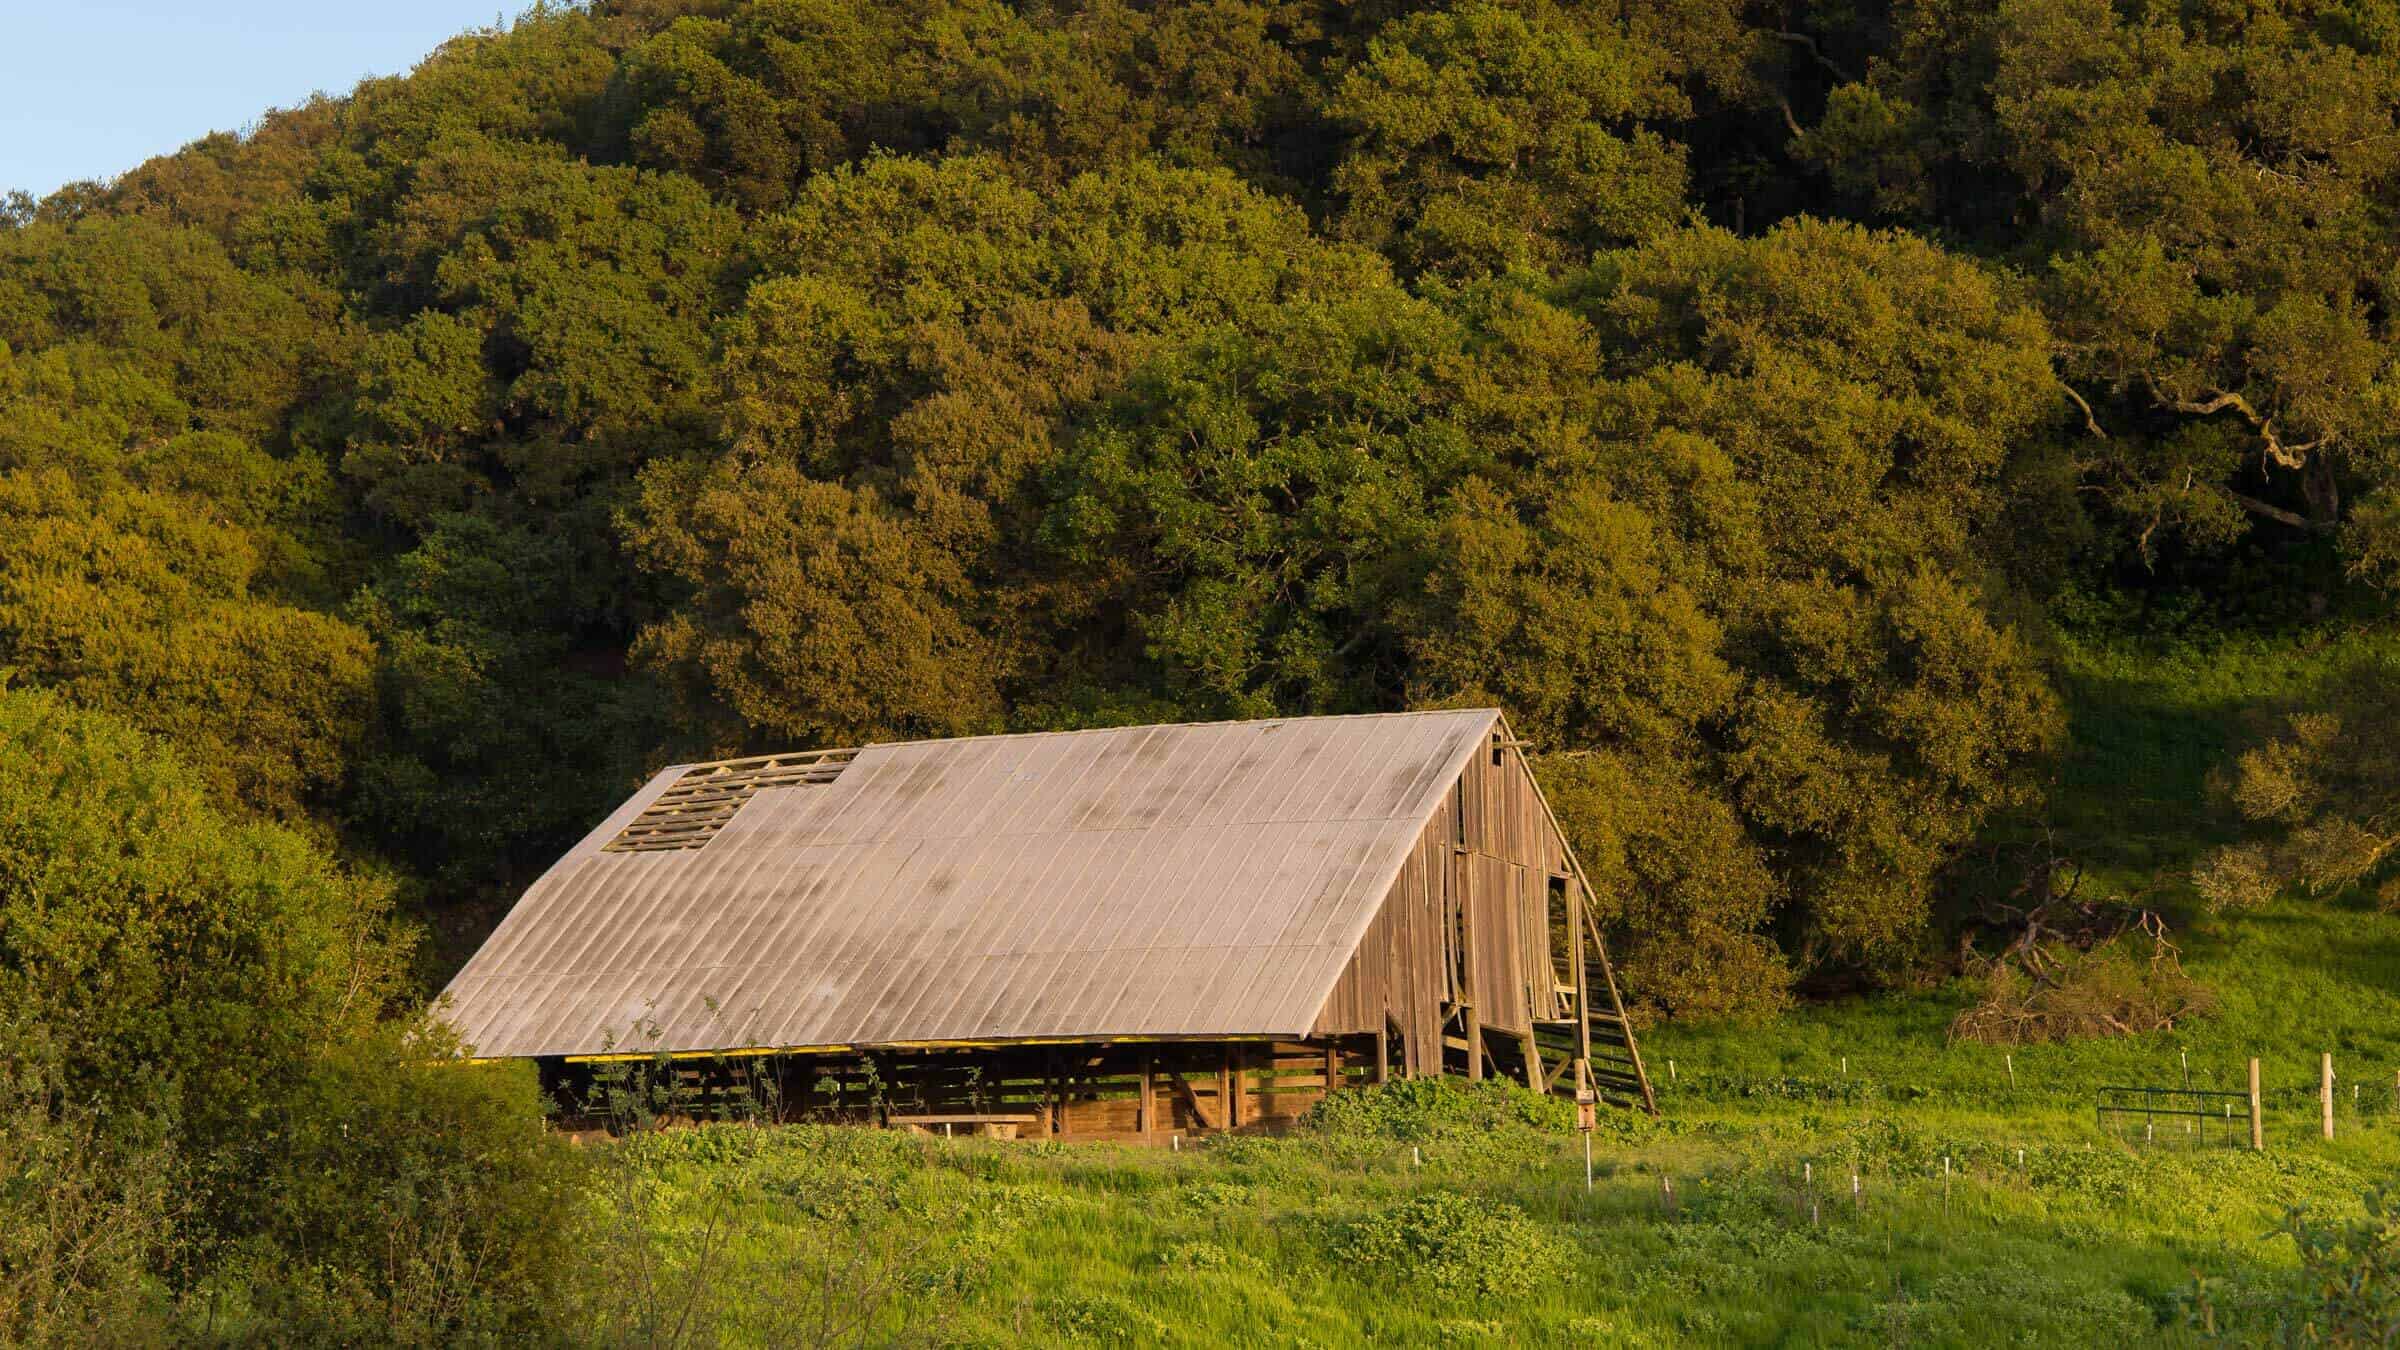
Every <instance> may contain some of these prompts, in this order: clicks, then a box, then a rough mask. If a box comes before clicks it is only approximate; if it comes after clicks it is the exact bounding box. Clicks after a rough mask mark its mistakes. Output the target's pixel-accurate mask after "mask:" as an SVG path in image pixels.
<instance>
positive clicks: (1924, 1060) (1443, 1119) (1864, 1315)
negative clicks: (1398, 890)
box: [609, 907, 2400, 1346]
mask: <svg viewBox="0 0 2400 1350" xmlns="http://www.w3.org/2000/svg"><path fill="white" fill-rule="evenodd" d="M2222 936H2223V941H2224V944H2225V946H2226V948H2227V949H2228V950H2229V951H2230V950H2234V949H2239V950H2241V951H2242V952H2244V953H2246V955H2245V957H2244V958H2243V961H2242V963H2241V964H2242V968H2243V969H2244V970H2245V971H2248V972H2251V973H2252V983H2250V984H2249V985H2247V986H2245V987H2244V988H2243V989H2241V990H2239V991H2236V990H2234V989H2231V988H2228V989H2227V991H2226V992H2227V994H2228V998H2227V1003H2226V1009H2225V1013H2224V1015H2223V1016H2222V1017H2221V1018H2220V1019H2218V1020H2216V1021H2214V1022H2211V1023H2208V1024H2206V1025H2204V1026H2201V1027H2196V1028H2194V1029H2193V1030H2192V1031H2191V1032H2189V1033H2187V1034H2181V1035H2177V1036H2174V1037H2155V1038H2144V1039H2142V1040H2138V1041H2127V1042H2115V1043H2106V1044H2084V1045H2077V1046H2067V1047H2037V1048H2026V1049H2021V1050H2018V1051H2016V1052H2013V1053H2014V1055H2015V1061H2016V1072H2017V1082H2018V1085H2017V1086H2016V1087H2015V1088H2014V1089H2012V1088H2011V1087H2010V1086H2009V1085H2008V1079H2007V1072H2006V1068H2005V1066H2004V1063H2003V1059H2002V1056H2003V1053H2004V1052H2002V1051H2000V1050H1997V1049H1992V1048H1988V1047H1977V1046H1958V1047H1953V1046H1949V1045H1947V1044H1945V1042H1944V1037H1943V1029H1944V1026H1945V1024H1946V1022H1947V1017H1948V1013H1949V1011H1950V1008H1951V1003H1950V1001H1949V999H1948V997H1947V996H1945V995H1940V994H1934V995H1927V996H1923V997H1918V998H1905V999H1891V1000H1880V1001H1876V1002H1873V1003H1865V1004H1859V1005H1856V1006H1849V1007H1841V1008H1829V1009H1824V1010H1819V1011H1816V1012H1812V1013H1809V1014H1806V1015H1803V1016H1799V1017H1795V1018H1793V1019H1790V1020H1789V1021H1787V1022H1786V1023H1783V1024H1780V1025H1776V1026H1772V1027H1766V1028H1758V1029H1750V1030H1742V1029H1735V1028H1720V1029H1710V1030H1675V1031H1662V1032H1659V1033H1657V1034H1655V1035H1654V1036H1653V1037H1652V1039H1651V1046H1652V1050H1651V1054H1652V1056H1653V1058H1654V1059H1655V1060H1656V1061H1657V1062H1658V1069H1659V1076H1660V1078H1661V1079H1662V1088H1663V1092H1662V1101H1661V1105H1662V1107H1663V1108H1664V1112H1665V1115H1664V1118H1663V1119H1661V1120H1659V1121H1655V1122H1652V1121H1649V1120H1646V1119H1642V1118H1637V1117H1631V1116H1622V1115H1619V1116H1612V1117H1609V1118H1606V1119H1605V1120H1604V1127H1603V1130H1602V1132H1601V1133H1600V1134H1599V1136H1598V1137H1597V1139H1596V1141H1595V1149H1594V1157H1595V1173H1596V1178H1595V1184H1594V1187H1593V1189H1592V1190H1591V1191H1590V1192H1589V1193H1587V1192H1585V1190H1584V1189H1583V1185H1582V1181H1583V1176H1582V1167H1583V1155H1582V1152H1581V1149H1580V1145H1579V1141H1578V1139H1577V1137H1576V1136H1575V1135H1574V1133H1573V1132H1572V1130H1571V1129H1569V1128H1568V1126H1569V1124H1570V1123H1571V1122H1570V1121H1569V1119H1568V1113H1567V1112H1566V1111H1564V1110H1562V1109H1561V1108H1560V1107H1559V1106H1558V1104H1556V1103H1553V1102H1550V1101H1547V1100H1544V1099H1538V1098H1533V1097H1530V1096H1528V1095H1526V1094H1524V1093H1522V1092H1521V1091H1519V1090H1516V1089H1512V1088H1507V1087H1502V1086H1498V1085H1490V1086H1486V1087H1485V1088H1483V1089H1481V1090H1479V1091H1470V1090H1468V1089H1467V1088H1466V1087H1465V1086H1464V1085H1458V1084H1445V1085H1440V1086H1438V1087H1437V1086H1433V1085H1403V1086H1402V1087H1400V1088H1397V1089H1390V1090H1385V1091H1381V1092H1373V1093H1363V1094H1361V1095H1360V1096H1358V1097H1356V1098H1353V1099H1350V1100H1347V1101H1343V1102H1340V1103H1338V1106H1339V1108H1340V1109H1337V1110H1335V1111H1333V1112H1332V1113H1330V1114H1329V1115H1328V1116H1327V1117H1326V1119H1325V1120H1324V1121H1323V1123H1322V1124H1321V1125H1320V1126H1319V1127H1318V1128H1316V1129H1314V1130H1310V1131H1307V1132H1303V1133H1301V1134H1298V1135H1295V1136H1293V1137H1290V1138H1286V1139H1231V1140H1217V1141H1212V1142H1210V1143H1209V1144H1207V1145H1205V1146H1200V1147H1195V1148H1192V1149H1189V1150H1187V1151H1184V1152H1180V1153H1161V1152H1154V1151H1144V1150H1140V1149H1132V1148H1124V1147H1119V1146H1113V1145H1073V1144H1069V1145H1050V1144H1038V1145H1028V1144H994V1143H984V1142H970V1141H959V1142H949V1141H942V1140H912V1139H907V1138H902V1137H898V1136H890V1135H876V1134H866V1133H863V1132H856V1131H848V1132H845V1131H824V1130H815V1129H785V1130H754V1129H748V1128H744V1127H739V1126H714V1127H708V1128H704V1129H698V1130H684V1131H672V1132H666V1133H663V1134H658V1135H652V1136H648V1137H644V1138H641V1139H639V1140H637V1141H636V1142H635V1143H634V1144H632V1145H629V1146H627V1147H626V1148H625V1149H624V1150H623V1152H622V1154H621V1155H620V1156H619V1157H618V1158H617V1159H615V1160H614V1163H615V1165H616V1166H617V1167H618V1168H619V1169H621V1170H622V1171H623V1172H624V1174H625V1176H624V1179H623V1183H622V1184H621V1185H620V1186H619V1187H618V1188H617V1189H616V1190H615V1191H614V1192H613V1195H614V1197H615V1198H614V1199H612V1201H611V1202H610V1203H611V1205H612V1206H613V1213H614V1216H615V1217H616V1218H617V1219H618V1220H620V1222H621V1225H622V1226H621V1227H620V1228H619V1230H618V1233H619V1237H620V1239H621V1240H622V1241H623V1242H624V1243H625V1244H626V1246H627V1249H628V1251H631V1250H636V1249H638V1250H641V1251H644V1252H646V1253H648V1254H649V1256H650V1257H651V1258H652V1259H653V1260H655V1261H656V1262H657V1267H656V1268H658V1269H660V1270H664V1271H669V1272H672V1274H671V1275H669V1276H668V1277H667V1278H666V1279H664V1280H663V1281H662V1282H661V1283H660V1284H659V1285H657V1286H656V1288H655V1292H654V1295H653V1296H652V1298H651V1299H650V1301H649V1302H648V1303H647V1304H645V1303H644V1301H643V1300H642V1299H639V1298H635V1297H633V1296H630V1295H627V1296H624V1297H623V1298H621V1299H620V1300H619V1301H617V1302H616V1303H613V1304H611V1305H610V1308H611V1311H610V1314H609V1315H611V1316H614V1317H616V1318H619V1319H625V1320H626V1322H627V1323H628V1324H631V1323H632V1322H634V1321H638V1320H639V1318H640V1315H641V1313H642V1310H643V1309H644V1308H645V1307H648V1308H649V1310H650V1314H649V1315H650V1316H652V1317H663V1316H665V1315H668V1314H670V1313H672V1312H674V1311H675V1310H678V1309H681V1308H682V1307H684V1306H686V1302H687V1300H690V1301H691V1306H693V1307H694V1308H695V1314H694V1315H695V1316H696V1317H698V1318H700V1319H701V1321H702V1322H703V1323H704V1324H706V1325H710V1326H714V1327H716V1328H718V1329H719V1330H720V1331H721V1332H722V1333H723V1334H724V1335H725V1336H726V1338H727V1339H729V1340H730V1341H732V1342H735V1343H755V1344H764V1343H767V1342H769V1341H771V1340H775V1339H777V1338H778V1334H777V1333H776V1332H775V1330H774V1329H775V1328H776V1327H777V1326H778V1325H779V1323H778V1321H777V1318H778V1317H779V1316H780V1315H782V1311H783V1310H788V1309H789V1308H791V1307H793V1306H800V1307H804V1308H805V1307H811V1306H814V1304H813V1302H812V1300H814V1299H816V1298H818V1297H819V1296H821V1295H824V1294H827V1293H830V1294H831V1297H830V1299H829V1300H828V1304H829V1306H830V1307H833V1308H836V1309H851V1310H855V1311H856V1312H858V1313H860V1314H861V1315H871V1316H872V1317H873V1318H874V1319H876V1320H875V1322H874V1325H876V1326H878V1327H880V1328H881V1329H882V1330H883V1331H890V1332H898V1331H900V1330H901V1329H902V1328H904V1327H905V1328H908V1329H910V1330H911V1331H912V1332H914V1333H922V1334H925V1335H927V1336H929V1338H930V1339H932V1340H934V1341H935V1342H937V1343H950V1344H970V1345H980V1344H993V1345H997V1344H1010V1343H1017V1342H1019V1341H1020V1340H1031V1341H1034V1342H1037V1343H1048V1342H1089V1343H1126V1342H1132V1343H1163V1344H1172V1345H1195V1346H1196V1345H1226V1344H1277V1345H1302V1344H1315V1345H1340V1344H1355V1343H1360V1342H1362V1341H1371V1342H1374V1343H1378V1344H1403V1345H1434V1344H1478V1345H1481V1344H1488V1345H1524V1344H1563V1343H1569V1342H1574V1341H1580V1342H1583V1343H1623V1344H1637V1345H1641V1344H1656V1345H1677V1344H1718V1343H1726V1342H1741V1343H1750V1344H1775V1343H1785V1344H1793V1343H1796V1344H1837V1343H1854V1342H1859V1341H1879V1342H1889V1343H1895V1344H1931V1345H1948V1344H1976V1345H1980V1344H1995V1345H1997V1344H2028V1343H2035V1344H2092V1343H2099V1342H2103V1341H2111V1340H2113V1341H2119V1342H2124V1343H2133V1344H2181V1343H2192V1342H2196V1341H2199V1340H2201V1339H2203V1337H2202V1336H2201V1334H2200V1331H2199V1328H2198V1324H2197V1323H2196V1322H2195V1321H2194V1292H2195V1290H2196V1288H2198V1285H2197V1283H2196V1282H2197V1281H2199V1280H2205V1281H2207V1282H2208V1287H2209V1290H2210V1292H2209V1302H2210V1303H2211V1304H2212V1305H2213V1307H2214V1308H2215V1311H2216V1315H2217V1317H2218V1318H2219V1319H2220V1326H2221V1327H2222V1328H2224V1329H2226V1330H2229V1331H2231V1332H2233V1333H2235V1334H2236V1335H2238V1336H2240V1337H2242V1338H2245V1339H2248V1338H2252V1337H2255V1336H2257V1335H2259V1334H2262V1333H2263V1332H2264V1330H2265V1329H2266V1327H2267V1326H2268V1324H2269V1323H2270V1321H2271V1319H2272V1317H2273V1315H2274V1314H2273V1311H2272V1305H2273V1303H2274V1300H2275V1298H2276V1296H2277V1295H2278V1294H2279V1293H2281V1292H2282V1291H2283V1289H2284V1288H2285V1286H2286V1284H2287V1283H2288V1282H2289V1281H2290V1279H2291V1278H2292V1275H2293V1271H2294V1266H2295V1260H2296V1254H2295V1249H2294V1246H2293V1244H2292V1242H2291V1241H2290V1240H2289V1239H2288V1238H2286V1237H2282V1236H2269V1235H2271V1234H2275V1233H2276V1231H2277V1230H2278V1228H2279V1227H2280V1226H2281V1223H2282V1221H2283V1219H2284V1216H2285V1214H2286V1211H2287V1209H2288V1208H2289V1207H2290V1206H2294V1205H2307V1206H2309V1207H2310V1208H2311V1210H2312V1211H2313V1212H2315V1213H2317V1214H2319V1215H2321V1216H2325V1217H2336V1216H2344V1217H2355V1216H2356V1214H2357V1213H2358V1210H2359V1206H2360V1198H2361V1195H2362V1194H2363V1192H2365V1191H2366V1190H2367V1188H2368V1187H2369V1186H2370V1185H2371V1184H2374V1183H2376V1182H2378V1181H2379V1180H2383V1179H2388V1178H2389V1177H2390V1176H2392V1175H2393V1174H2394V1173H2395V1172H2400V1110H2396V1109H2395V1102H2394V1099H2393V1093H2392V1087H2391V1083H2392V1078H2391V1075H2392V1071H2393V1069H2394V1068H2395V1067H2400V981H2395V980H2394V979H2393V974H2394V972H2396V971H2400V920H2396V919H2393V918H2391V917H2389V916H2373V917H2370V916H2365V915H2357V914H2350V913H2346V912H2342V911H2325V910H2317V911H2307V910H2302V909H2299V908H2296V907H2295V908H2293V909H2290V910H2285V911H2278V912H2276V913H2272V914H2267V915H2262V916H2259V917H2258V918H2256V919H2252V920H2245V921H2243V922H2242V923H2240V924H2238V925H2233V926H2231V927H2229V929H2228V931H2227V932H2226V933H2225V934H2223V935H2222ZM2326 948H2331V949H2335V950H2339V951H2343V952H2346V953H2348V954H2349V955H2348V957H2347V958H2346V959H2344V960H2342V961H2340V962H2337V963H2335V964H2333V965H2331V966H2329V967H2320V966H2318V965H2316V963H2315V962H2314V961H2313V959H2312V958H2313V954H2314V953H2315V952H2317V951H2319V950H2321V949H2326ZM2228 959H2229V960H2230V958H2228ZM2196 964H2197V965H2198V966H2199V967H2200V968H2201V969H2203V970H2205V971H2206V972H2207V973H2208V974H2209V975H2211V976H2222V975H2224V974H2226V973H2228V972H2229V970H2230V967H2229V966H2220V965H2219V964H2217V962H2216V960H2215V958H2213V957H2212V958H2209V959H2207V960H2205V961H2199V962H2196ZM2320 1045H2325V1046H2330V1047H2331V1048H2333V1049H2334V1050H2335V1052H2336V1055H2337V1063H2338V1065H2339V1066H2340V1068H2341V1071H2342V1072H2343V1073H2344V1074H2345V1075H2358V1076H2360V1077H2362V1078H2363V1080H2364V1084H2365V1087H2366V1090H2365V1091H2364V1092H2362V1093H2361V1094H2360V1100H2359V1104H2358V1105H2356V1106H2355V1107H2354V1106H2353V1105H2352V1104H2351V1101H2350V1097H2349V1093H2348V1090H2347V1088H2346V1087H2345V1088H2344V1089H2343V1091H2342V1093H2341V1099H2342V1100H2341V1107H2340V1111H2339V1120H2338V1123H2337V1127H2338V1131H2339V1136H2340V1137H2339V1138H2338V1139H2337V1141H2336V1142H2335V1143H2333V1144H2330V1145H2328V1144H2325V1143H2323V1142H2322V1141H2321V1140H2319V1139H2318V1138H2317V1137H2316V1126H2315V1120H2316V1108H2315V1098H2314V1095H2313V1087H2312V1086H2311V1084H2310V1081H2309V1080H2310V1075H2312V1074H2313V1071H2314V1070H2313V1065H2314V1062H2315V1059H2314V1054H2313V1050H2314V1048H2315V1047H2318V1046H2320ZM2186 1049H2188V1050H2189V1051H2190V1053H2191V1063H2192V1072H2193V1077H2194V1080H2195V1082H2201V1083H2205V1082H2210V1081H2224V1080H2231V1079H2233V1078H2235V1077H2236V1076H2237V1075H2238V1061H2239V1057H2241V1056H2242V1055H2244V1054H2245V1053H2246V1052H2249V1051H2252V1050H2256V1051H2260V1052H2263V1054H2264V1056H2265V1058H2266V1059H2267V1062H2268V1069H2269V1087H2270V1093H2269V1104H2268V1143H2269V1147H2268V1149H2267V1151H2266V1152H2265V1153H2263V1154H2260V1153H2251V1152H2249V1151H2247V1150H2245V1149H2227V1148H2222V1147H2215V1146H2211V1145H2213V1143H2214V1141H2213V1140H2211V1141H2209V1143H2207V1144H2199V1145H2195V1144H2193V1143H2190V1142H2187V1140H2186V1139H2185V1138H2184V1137H2183V1136H2181V1135H2179V1134H2178V1133H2177V1132H2176V1130H2174V1129H2173V1128H2168V1129H2166V1130H2164V1132H2163V1134H2162V1137H2161V1138H2160V1140H2159V1141H2158V1142H2157V1143H2154V1144H2149V1145H2143V1144H2140V1143H2129V1142H2126V1141H2124V1140H2120V1139H2118V1138H2116V1137H2114V1136H2112V1135H2110V1134H2104V1133H2102V1132H2100V1131H2099V1130H2097V1129H2095V1128H2094V1125H2093V1120H2092V1111H2091V1101H2092V1098H2091V1090H2092V1089H2093V1088H2095V1087H2097V1086H2100V1085H2103V1084H2109V1083H2117V1082H2148V1083H2162V1084H2163V1083H2171V1082H2174V1081H2176V1079H2177V1077H2178V1073H2179V1063H2178V1058H2177V1055H2178V1052H2179V1051H2182V1050H2186ZM1844 1054H1847V1055H1848V1056H1849V1059H1850V1062H1849V1072H1848V1073H1847V1074H1846V1075H1845V1074H1844V1073H1843V1072H1842V1070H1841V1065H1840V1060H1841V1057H1842V1056H1843V1055H1844ZM1669 1058H1673V1059H1674V1060H1675V1061H1676V1065H1675V1077H1674V1079H1673V1080H1672V1081H1671V1082H1670V1081H1665V1079H1666V1064H1665V1061H1666V1060H1667V1059H1669ZM1945 1158H1948V1159H1949V1160H1950V1163H1951V1168H1952V1177H1951V1179H1950V1181H1949V1182H1948V1184H1947V1185H1945V1183H1944V1180H1943V1176H1942V1171H1943V1160H1944V1159H1945ZM1854 1171H1855V1172H1856V1173H1857V1175H1858V1177H1859V1187H1860V1195H1861V1200H1860V1201H1859V1202H1856V1203H1854V1202H1853V1201H1852V1199H1851V1196H1850V1187H1851V1176H1852V1174H1853V1172H1854ZM1812 1183H1813V1184H1812ZM1670 1185H1671V1186H1672V1188H1673V1199H1672V1200H1671V1201H1670V1200H1669V1199H1668V1198H1667V1195H1666V1188H1667V1187H1668V1186H1670ZM610 1264H611V1266H612V1267H616V1268H622V1267H623V1265H624V1264H625V1263H624V1262H623V1261H622V1260H614V1261H611V1262H610Z"/></svg>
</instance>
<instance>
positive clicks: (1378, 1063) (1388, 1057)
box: [1375, 1013, 2400, 1083]
mask: <svg viewBox="0 0 2400 1350" xmlns="http://www.w3.org/2000/svg"><path fill="white" fill-rule="evenodd" d="M1391 1080H1392V1015H1391V1014H1390V1013H1385V1014H1384V1015H1383V1030H1381V1031H1378V1032H1376V1033H1375V1081H1376V1082H1377V1083H1388V1082H1390V1081H1391ZM2394 1081H2395V1082H2400V1079H2396V1080H2394Z"/></svg>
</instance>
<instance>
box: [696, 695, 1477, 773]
mask: <svg viewBox="0 0 2400 1350" xmlns="http://www.w3.org/2000/svg"><path fill="white" fill-rule="evenodd" d="M1460 713H1491V714H1493V715H1495V716H1499V717H1505V716H1506V714H1505V713H1504V712H1503V711H1502V710H1501V709H1500V708H1499V707H1497V706H1495V705H1491V704H1480V703H1479V704H1469V705H1467V706H1465V707H1458V708H1400V709H1395V710H1393V711H1390V712H1355V713H1293V714H1291V715H1290V716H1287V717H1212V718H1204V719H1199V720H1195V721H1190V722H1125V723H1120V724H1118V725H1115V726H1105V727H1055V728H1052V729H1050V730H1047V731H980V732H977V733H975V734H974V735H972V736H919V737H917V738H915V739H914V740H906V741H861V742H860V743H858V744H857V745H827V746H813V745H812V746H806V747H803V748H800V749H795V750H762V751H759V752H758V753H756V754H750V755H730V756H727V757H726V758H723V759H693V760H679V761H677V762H675V763H673V764H662V765H660V766H659V768H658V770H657V771H658V772H659V773H667V772H671V771H673V770H676V769H685V770H689V769H714V768H722V767H725V766H727V765H733V764H750V763H754V762H756V761H758V760H762V759H790V758H796V757H798V756H801V755H851V754H857V753H858V752H860V751H862V750H891V749H896V748H898V747H901V746H910V745H955V744H959V743H962V742H966V741H1016V740H1033V739H1036V738H1038V737H1045V736H1104V735H1107V734H1109V733H1111V732H1126V731H1165V730H1173V729H1182V728H1185V727H1247V726H1267V725H1270V724H1281V723H1285V722H1338V721H1346V720H1353V719H1365V718H1398V717H1453V716H1456V715H1458V714H1460Z"/></svg>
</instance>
